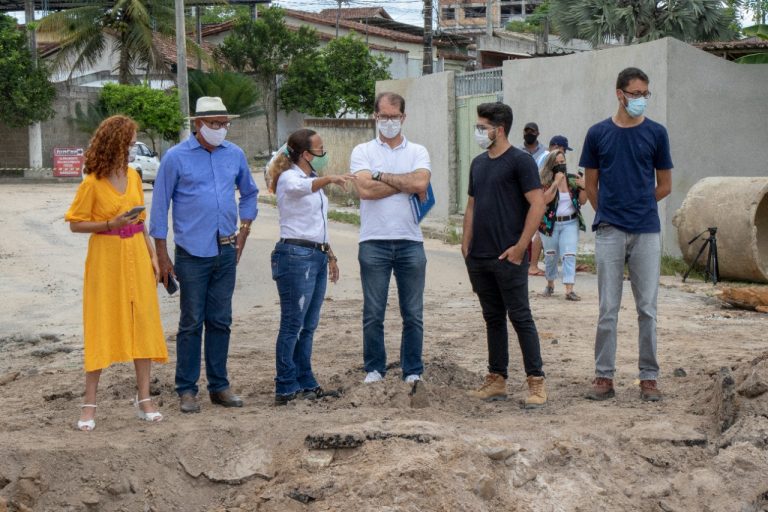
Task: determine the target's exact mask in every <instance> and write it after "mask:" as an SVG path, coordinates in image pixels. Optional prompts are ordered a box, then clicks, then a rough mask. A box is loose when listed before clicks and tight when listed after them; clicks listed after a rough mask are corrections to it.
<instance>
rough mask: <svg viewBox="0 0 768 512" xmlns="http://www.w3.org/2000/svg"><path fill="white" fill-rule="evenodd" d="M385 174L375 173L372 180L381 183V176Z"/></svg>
mask: <svg viewBox="0 0 768 512" xmlns="http://www.w3.org/2000/svg"><path fill="white" fill-rule="evenodd" d="M382 174H383V173H382V172H381V171H373V174H371V178H373V181H381V175H382Z"/></svg>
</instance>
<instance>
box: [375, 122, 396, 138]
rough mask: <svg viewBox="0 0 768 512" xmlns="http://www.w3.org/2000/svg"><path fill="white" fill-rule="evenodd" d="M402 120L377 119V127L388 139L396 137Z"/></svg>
mask: <svg viewBox="0 0 768 512" xmlns="http://www.w3.org/2000/svg"><path fill="white" fill-rule="evenodd" d="M401 125H402V122H401V121H400V120H399V119H390V120H389V121H377V122H376V128H377V129H378V130H379V132H380V133H381V134H382V135H383V136H384V138H387V139H394V138H395V137H397V134H398V133H400V129H401Z"/></svg>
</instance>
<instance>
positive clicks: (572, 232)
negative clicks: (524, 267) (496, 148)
mask: <svg viewBox="0 0 768 512" xmlns="http://www.w3.org/2000/svg"><path fill="white" fill-rule="evenodd" d="M540 176H541V184H542V187H544V201H546V203H547V211H546V212H545V213H544V217H543V218H542V219H541V224H540V225H539V232H540V233H541V241H542V245H543V246H544V264H545V266H546V277H547V286H546V288H544V292H543V295H544V296H545V297H551V296H552V295H553V294H554V293H555V279H557V262H558V260H559V259H562V261H563V285H564V286H565V299H566V300H573V301H577V300H581V297H579V296H578V295H576V292H574V291H573V285H574V283H575V281H576V250H577V249H578V245H579V230H581V231H586V227H585V225H584V218H583V217H582V216H581V206H582V205H583V204H584V203H585V202H586V201H587V194H586V192H585V191H584V177H583V176H581V175H579V176H576V175H572V174H571V175H569V174H567V173H566V165H565V153H563V151H562V150H556V151H552V152H551V153H550V154H549V155H547V158H546V160H545V161H544V167H542V168H541V173H540Z"/></svg>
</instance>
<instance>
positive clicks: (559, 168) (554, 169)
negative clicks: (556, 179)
mask: <svg viewBox="0 0 768 512" xmlns="http://www.w3.org/2000/svg"><path fill="white" fill-rule="evenodd" d="M565 170H566V165H565V164H557V165H555V166H553V167H552V173H553V174H557V173H558V172H561V173H563V174H565Z"/></svg>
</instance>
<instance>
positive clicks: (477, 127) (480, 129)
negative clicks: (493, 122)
mask: <svg viewBox="0 0 768 512" xmlns="http://www.w3.org/2000/svg"><path fill="white" fill-rule="evenodd" d="M495 128H496V127H495V126H486V125H484V124H476V125H475V130H477V131H478V132H481V133H482V132H485V131H488V130H493V129H495Z"/></svg>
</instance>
